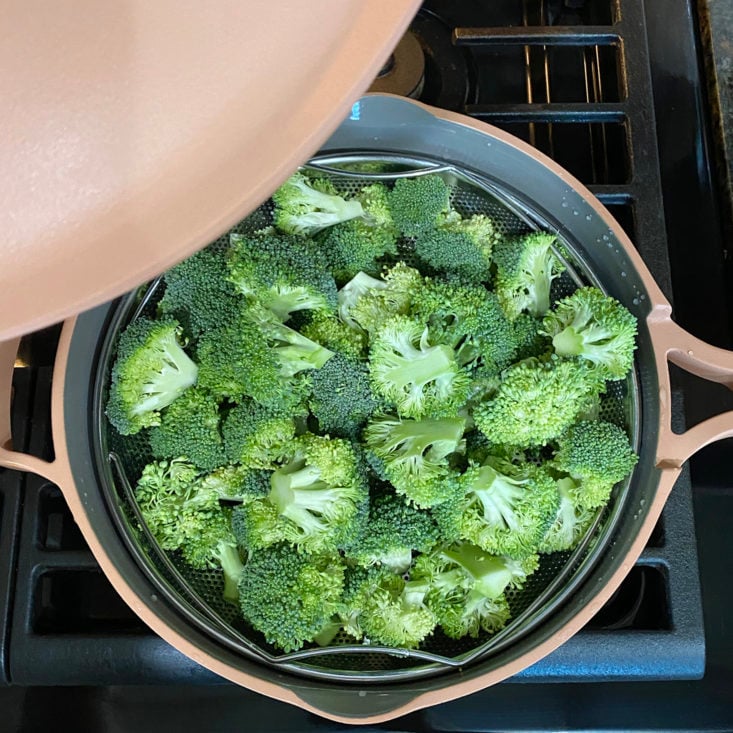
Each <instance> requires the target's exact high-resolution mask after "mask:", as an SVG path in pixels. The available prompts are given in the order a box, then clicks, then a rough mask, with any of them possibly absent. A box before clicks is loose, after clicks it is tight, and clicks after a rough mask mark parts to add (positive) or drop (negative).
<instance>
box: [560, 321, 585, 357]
mask: <svg viewBox="0 0 733 733" xmlns="http://www.w3.org/2000/svg"><path fill="white" fill-rule="evenodd" d="M552 346H553V347H554V349H555V353H556V354H558V355H559V356H578V355H579V354H580V353H581V352H582V351H583V339H582V338H581V337H580V336H579V335H578V333H577V332H576V330H575V329H574V328H573V327H572V326H568V327H567V328H565V329H563V330H562V331H560V333H558V334H557V335H555V336H554V337H553V339H552Z"/></svg>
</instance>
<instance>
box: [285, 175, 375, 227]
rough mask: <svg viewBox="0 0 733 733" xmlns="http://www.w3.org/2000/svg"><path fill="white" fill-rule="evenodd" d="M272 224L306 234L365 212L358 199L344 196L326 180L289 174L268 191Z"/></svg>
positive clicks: (359, 216)
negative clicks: (273, 220)
mask: <svg viewBox="0 0 733 733" xmlns="http://www.w3.org/2000/svg"><path fill="white" fill-rule="evenodd" d="M272 200H273V201H274V202H275V214H274V217H275V226H276V227H277V228H278V229H280V230H281V231H283V232H285V233H287V234H297V235H304V236H310V235H313V234H316V233H317V232H320V231H321V230H322V229H326V228H327V227H331V226H334V225H335V224H340V223H341V222H344V221H349V220H350V219H356V218H363V217H364V215H365V212H364V207H363V206H362V203H361V201H359V200H357V199H351V200H348V201H347V200H346V199H344V198H343V197H342V196H339V195H338V194H337V193H336V191H335V189H334V188H333V187H332V186H330V185H329V184H328V183H324V182H322V181H315V180H311V179H309V178H308V177H307V176H305V175H304V174H303V173H300V172H298V173H295V174H293V175H292V176H291V177H290V178H289V179H288V180H287V181H286V182H285V183H284V184H283V185H282V186H280V188H278V189H277V191H275V193H274V194H273V195H272Z"/></svg>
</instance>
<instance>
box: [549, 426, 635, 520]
mask: <svg viewBox="0 0 733 733" xmlns="http://www.w3.org/2000/svg"><path fill="white" fill-rule="evenodd" d="M557 444H558V447H557V451H556V452H555V456H554V458H553V460H552V464H553V466H554V468H555V469H556V470H558V471H562V472H563V473H565V474H568V475H569V476H570V477H571V478H573V479H575V481H576V482H577V487H575V488H573V489H572V490H571V493H572V494H573V498H574V499H575V500H576V501H577V503H578V504H579V505H581V506H582V507H586V508H588V509H593V508H596V507H600V506H603V505H604V504H606V503H607V502H608V499H609V497H610V496H611V491H612V489H613V487H614V486H615V485H616V484H617V483H618V482H619V481H622V480H623V479H625V478H626V477H627V476H628V475H629V474H630V473H631V471H632V470H633V468H634V466H635V465H636V463H637V462H638V460H639V457H638V456H637V455H636V453H634V451H633V449H632V448H631V445H630V443H629V438H628V436H627V435H626V433H625V432H624V431H623V430H621V428H619V427H618V426H616V425H613V424H612V423H608V422H603V421H589V420H583V421H581V422H578V423H576V424H575V425H572V426H571V427H569V428H568V429H567V431H565V433H563V435H562V436H560V438H559V439H558V441H557Z"/></svg>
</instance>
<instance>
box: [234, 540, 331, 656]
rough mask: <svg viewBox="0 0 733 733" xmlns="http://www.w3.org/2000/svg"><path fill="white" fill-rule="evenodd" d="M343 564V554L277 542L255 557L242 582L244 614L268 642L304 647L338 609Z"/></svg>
mask: <svg viewBox="0 0 733 733" xmlns="http://www.w3.org/2000/svg"><path fill="white" fill-rule="evenodd" d="M343 584H344V566H343V562H342V561H341V560H340V559H339V557H338V556H329V555H311V554H307V553H304V552H303V553H300V552H295V551H293V548H292V547H290V546H289V545H286V544H277V545H273V546H272V547H268V548H266V549H261V550H259V551H257V552H254V553H252V554H251V555H250V557H249V559H248V560H247V563H246V564H245V566H244V570H243V572H242V575H241V579H240V581H239V601H240V608H241V610H242V615H243V616H244V618H245V619H246V620H247V621H249V622H250V623H251V624H252V626H254V627H255V628H256V629H257V630H259V631H261V632H262V633H263V634H264V636H265V639H266V640H267V642H268V643H269V644H273V645H274V646H277V647H278V648H280V649H282V650H283V651H285V652H292V651H295V650H297V649H300V648H301V647H302V646H303V645H304V644H305V643H307V642H309V641H311V640H313V638H314V637H315V636H316V635H317V634H318V633H319V632H320V631H322V630H323V628H324V626H326V624H327V622H328V621H330V619H331V617H332V616H333V615H334V614H335V613H336V612H337V611H338V610H339V607H340V606H339V604H340V600H341V592H342V590H343Z"/></svg>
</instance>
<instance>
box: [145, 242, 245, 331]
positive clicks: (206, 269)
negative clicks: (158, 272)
mask: <svg viewBox="0 0 733 733" xmlns="http://www.w3.org/2000/svg"><path fill="white" fill-rule="evenodd" d="M228 272H229V271H228V268H227V263H226V255H225V253H224V252H223V251H221V250H220V249H215V248H212V247H208V248H207V249H203V250H201V251H200V252H197V253H196V254H194V255H193V256H191V257H189V258H188V259H185V260H183V262H181V263H180V264H178V265H176V266H175V267H174V268H172V269H171V270H168V272H166V273H165V275H164V276H163V280H164V281H165V293H164V295H163V297H162V299H161V300H160V303H159V304H158V310H159V312H160V313H162V314H163V315H167V316H172V317H174V318H175V319H176V320H177V321H178V322H179V323H181V324H183V326H184V330H185V331H186V333H188V334H190V335H191V336H192V337H193V338H198V337H199V336H201V335H202V334H204V333H207V332H208V331H210V330H211V329H212V328H216V327H217V326H218V325H219V324H221V323H226V322H227V321H229V320H230V319H231V318H233V317H235V316H236V313H237V311H238V309H239V307H240V303H241V300H242V298H241V296H240V295H239V294H238V293H237V292H236V290H235V289H234V286H233V285H232V284H231V283H230V282H228V280H227V275H228Z"/></svg>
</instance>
